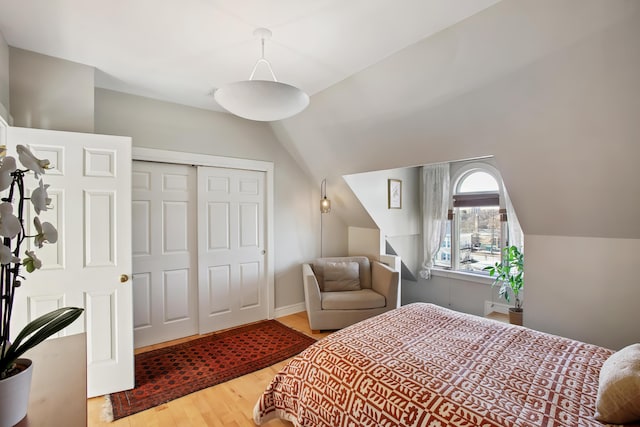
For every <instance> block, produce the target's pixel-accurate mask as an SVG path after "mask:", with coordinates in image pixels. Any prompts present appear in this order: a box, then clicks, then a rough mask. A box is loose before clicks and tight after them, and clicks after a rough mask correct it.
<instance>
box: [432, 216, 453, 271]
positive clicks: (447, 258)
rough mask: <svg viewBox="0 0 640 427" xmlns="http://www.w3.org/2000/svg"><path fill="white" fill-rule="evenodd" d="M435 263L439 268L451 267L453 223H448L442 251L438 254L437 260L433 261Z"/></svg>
mask: <svg viewBox="0 0 640 427" xmlns="http://www.w3.org/2000/svg"><path fill="white" fill-rule="evenodd" d="M433 263H434V265H436V266H437V267H446V268H450V267H451V221H447V228H446V229H445V235H444V239H443V240H442V244H441V245H440V250H438V253H436V258H435V259H434V260H433Z"/></svg>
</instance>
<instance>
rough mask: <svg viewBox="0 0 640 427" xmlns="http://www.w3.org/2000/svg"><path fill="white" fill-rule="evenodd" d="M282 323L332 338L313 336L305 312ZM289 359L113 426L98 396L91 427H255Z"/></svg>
mask: <svg viewBox="0 0 640 427" xmlns="http://www.w3.org/2000/svg"><path fill="white" fill-rule="evenodd" d="M278 321H279V322H281V323H283V324H285V325H287V326H289V327H291V328H293V329H296V330H298V331H300V332H303V333H305V334H307V335H309V336H312V337H314V338H316V339H320V338H322V337H325V336H327V335H329V333H328V332H323V333H320V334H312V333H311V329H310V328H309V323H308V320H307V314H306V313H305V312H300V313H296V314H292V315H290V316H285V317H280V318H278ZM189 339H193V338H186V339H182V340H176V341H172V342H170V343H164V344H161V345H155V346H149V347H145V348H142V349H140V350H138V351H136V353H139V352H143V351H148V350H153V349H156V348H161V347H165V346H167V345H172V344H177V343H179V342H184V341H188V340H189ZM287 360H289V359H287ZM287 360H285V361H283V362H280V363H276V364H275V365H272V366H270V367H268V368H265V369H261V370H259V371H256V372H253V373H251V374H247V375H245V376H242V377H239V378H236V379H233V380H231V381H227V382H225V383H222V384H218V385H216V386H213V387H209V388H207V389H204V390H201V391H199V392H196V393H192V394H190V395H187V396H184V397H181V398H179V399H176V400H173V401H171V402H168V403H166V404H164V405H160V406H156V407H155V408H151V409H148V410H146V411H143V412H139V413H137V414H134V415H132V416H130V417H126V418H121V419H119V420H117V421H114V422H111V423H109V422H105V421H103V420H101V413H102V405H103V403H104V401H105V398H104V397H102V396H100V397H94V398H92V399H89V400H88V408H87V410H88V418H89V422H88V425H89V427H97V426H103V427H107V426H108V427H175V426H185V427H197V426H220V427H223V426H224V427H235V426H253V425H254V423H253V406H254V405H255V403H256V402H257V400H258V398H259V397H260V395H261V394H262V392H263V391H264V389H265V388H266V387H267V385H269V382H270V381H271V379H272V378H273V377H274V376H275V374H277V373H278V371H279V370H280V369H282V367H283V366H284V364H285V363H286V362H287ZM263 425H265V426H267V427H277V426H287V427H291V425H292V424H291V423H289V422H287V421H281V420H272V421H270V422H268V423H266V424H263Z"/></svg>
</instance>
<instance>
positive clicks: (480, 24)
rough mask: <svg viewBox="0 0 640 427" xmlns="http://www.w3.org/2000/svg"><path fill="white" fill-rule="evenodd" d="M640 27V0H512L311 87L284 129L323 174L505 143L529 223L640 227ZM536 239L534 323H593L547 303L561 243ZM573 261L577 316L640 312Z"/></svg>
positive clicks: (284, 137)
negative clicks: (595, 311)
mask: <svg viewBox="0 0 640 427" xmlns="http://www.w3.org/2000/svg"><path fill="white" fill-rule="evenodd" d="M638 40H640V2H635V1H625V0H565V1H562V2H554V1H539V0H505V1H502V2H499V3H497V4H496V5H495V6H492V7H490V8H488V9H486V10H485V11H483V12H481V13H479V14H477V15H474V16H472V17H470V18H468V19H466V20H465V21H463V22H461V23H460V24H457V25H455V26H453V27H451V28H448V29H446V30H444V31H441V32H440V33H438V34H436V35H434V36H432V37H429V38H428V39H425V40H423V41H421V42H419V43H416V44H415V45H413V46H410V47H409V48H407V49H404V50H402V51H400V52H398V53H397V54H395V55H392V56H390V57H388V58H387V59H385V60H384V61H381V62H380V63H378V64H376V65H374V66H372V67H370V68H368V69H366V70H364V71H362V72H360V73H358V74H356V75H354V76H352V77H350V78H348V79H346V80H344V81H342V82H341V83H339V84H337V85H335V86H333V87H331V88H329V89H327V90H325V91H323V92H321V93H319V94H316V95H314V96H312V99H311V104H310V106H309V108H308V109H307V110H305V111H304V112H303V113H301V114H300V115H298V116H296V117H293V118H292V119H290V120H287V121H284V122H282V123H277V124H275V125H274V129H275V131H276V134H277V135H278V137H279V139H280V140H281V141H282V142H283V144H285V145H286V146H287V147H288V149H289V150H290V151H291V152H292V153H296V156H298V157H299V158H301V159H304V161H305V167H306V168H307V169H308V170H309V171H310V173H311V174H312V175H313V176H315V177H319V176H327V171H330V172H331V173H332V174H333V175H334V176H342V175H348V174H353V173H358V172H366V171H371V170H382V169H392V168H398V167H403V166H415V165H419V164H426V163H435V162H442V161H453V160H458V159H468V158H474V157H481V156H486V155H494V156H495V161H496V165H497V167H498V169H499V170H500V172H501V174H502V177H503V179H504V182H505V184H506V187H507V190H508V191H509V194H510V196H511V198H512V202H513V204H514V206H515V208H516V211H517V212H518V217H519V220H520V223H521V225H522V228H523V231H524V233H525V235H527V236H533V235H548V236H571V237H566V239H568V240H567V241H568V242H571V244H570V245H569V246H571V247H573V246H577V245H579V244H580V243H582V238H583V237H589V238H594V237H604V238H608V239H616V238H631V239H640V221H638V218H640V180H639V179H637V163H638V159H640V144H639V143H638V141H640V120H638V117H640V102H638V100H639V99H640V79H638V76H639V75H640V49H639V46H640V45H639V44H638ZM381 88H384V90H381ZM330 177H331V175H329V176H328V178H330ZM337 196H338V197H340V194H338V195H337ZM345 199H346V197H345ZM348 208H350V209H351V210H353V211H354V212H358V211H360V212H361V211H363V209H362V208H361V207H360V206H359V205H358V204H357V203H352V204H351V205H349V206H348ZM352 217H353V218H356V219H359V218H361V217H362V215H359V214H357V213H356V214H352ZM349 224H350V225H354V224H352V223H350V222H349ZM528 251H529V249H528V248H526V249H525V265H526V275H527V279H526V294H527V301H525V307H526V308H525V310H526V313H525V324H528V323H529V321H531V322H533V323H532V326H536V325H540V323H538V322H539V321H538V320H536V319H538V318H539V317H541V314H540V313H541V311H542V310H544V312H545V322H546V325H545V326H546V329H547V330H550V331H552V330H553V328H557V329H555V330H557V331H564V332H566V335H570V336H584V337H589V336H590V333H591V331H592V330H593V328H591V327H590V326H589V325H587V324H585V323H583V322H573V323H572V324H571V326H567V323H566V322H565V320H566V318H567V314H566V313H567V312H566V311H565V310H567V308H566V307H563V308H562V309H560V307H558V306H556V305H554V304H551V305H545V304H546V300H545V299H544V298H552V295H553V294H552V293H549V292H547V291H549V288H548V287H547V286H545V285H544V284H543V283H542V282H541V281H540V280H536V279H535V277H536V275H537V274H539V273H538V272H536V271H535V270H536V269H537V268H540V266H541V265H544V264H545V262H555V260H554V259H553V258H554V256H555V255H554V254H552V253H547V252H544V253H540V255H539V257H540V259H538V260H536V261H534V262H533V263H532V262H530V261H529V260H528V257H529V256H530V255H529V254H528ZM630 256H631V257H633V262H632V264H640V252H638V251H636V252H634V253H633V255H630ZM569 259H570V260H572V261H577V260H576V259H575V258H574V257H573V255H570V256H569ZM572 264H573V262H572V263H568V264H567V265H566V269H567V270H566V272H565V273H564V274H563V278H564V283H563V287H564V289H565V290H566V291H567V292H571V293H580V295H581V297H580V298H579V299H577V300H575V301H574V302H573V304H571V305H570V307H569V312H570V313H573V314H574V315H575V316H570V317H574V318H579V317H577V316H579V314H578V313H585V312H588V311H589V310H591V309H592V308H593V307H598V306H601V304H603V303H608V304H611V310H610V314H611V316H612V317H613V319H614V321H613V323H611V324H622V322H623V321H624V320H625V319H629V318H635V316H636V314H635V312H636V309H635V308H633V309H632V308H631V307H630V305H629V304H627V303H626V302H620V301H612V300H611V299H609V300H604V301H603V295H602V292H600V290H599V289H593V288H592V287H587V288H585V287H584V285H583V276H582V274H580V273H578V272H577V271H576V270H574V269H573V268H572ZM532 270H534V271H532ZM608 274H609V280H608V284H607V286H608V289H609V291H610V292H612V293H614V294H615V292H621V293H622V294H624V293H625V292H627V287H626V286H625V285H623V283H625V282H627V281H628V274H627V273H625V272H624V271H616V270H614V269H611V270H609V271H608ZM531 276H533V277H534V278H533V279H531ZM603 286H604V285H603ZM537 287H541V288H540V289H538V288H537ZM532 295H533V296H532ZM536 295H540V296H541V298H537V297H536ZM531 299H533V301H531ZM529 319H530V320H529ZM609 322H611V321H609ZM554 325H555V326H554ZM608 334H609V335H610V337H609V339H610V340H612V341H615V342H619V343H623V342H626V343H631V342H636V341H638V340H639V339H638V335H637V333H635V332H634V331H630V330H629V329H622V328H611V329H609V330H608ZM587 340H588V341H595V340H598V341H600V338H599V335H598V334H597V333H595V335H594V338H593V339H587Z"/></svg>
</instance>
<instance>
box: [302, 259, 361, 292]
mask: <svg viewBox="0 0 640 427" xmlns="http://www.w3.org/2000/svg"><path fill="white" fill-rule="evenodd" d="M329 262H357V263H358V266H359V267H360V288H362V289H371V263H370V262H369V258H367V257H365V256H351V257H333V258H318V259H316V260H315V261H314V262H313V266H312V267H313V273H314V274H315V276H316V279H317V280H318V286H319V287H320V290H321V291H324V269H325V266H326V265H327V263H329Z"/></svg>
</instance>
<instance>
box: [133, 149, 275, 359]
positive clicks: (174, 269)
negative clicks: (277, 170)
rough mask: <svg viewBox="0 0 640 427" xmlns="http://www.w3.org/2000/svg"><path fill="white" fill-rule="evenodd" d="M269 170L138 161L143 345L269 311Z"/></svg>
mask: <svg viewBox="0 0 640 427" xmlns="http://www.w3.org/2000/svg"><path fill="white" fill-rule="evenodd" d="M264 200H265V173H264V172H261V171H251V170H240V169H230V168H218V167H209V166H197V167H195V166H190V165H176V164H167V163H151V162H138V161H136V162H134V166H133V224H134V225H133V271H134V276H133V294H134V296H133V298H134V325H135V346H136V347H141V346H146V345H151V344H156V343H159V342H164V341H168V340H172V339H176V338H181V337H185V336H189V335H193V334H197V333H207V332H212V331H217V330H221V329H226V328H230V327H233V326H238V325H241V324H245V323H250V322H255V321H258V320H262V319H266V318H267V317H268V299H267V286H268V284H267V275H266V266H265V262H264V260H265V251H264V247H265V246H264V245H265V225H264V218H265V202H264Z"/></svg>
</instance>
